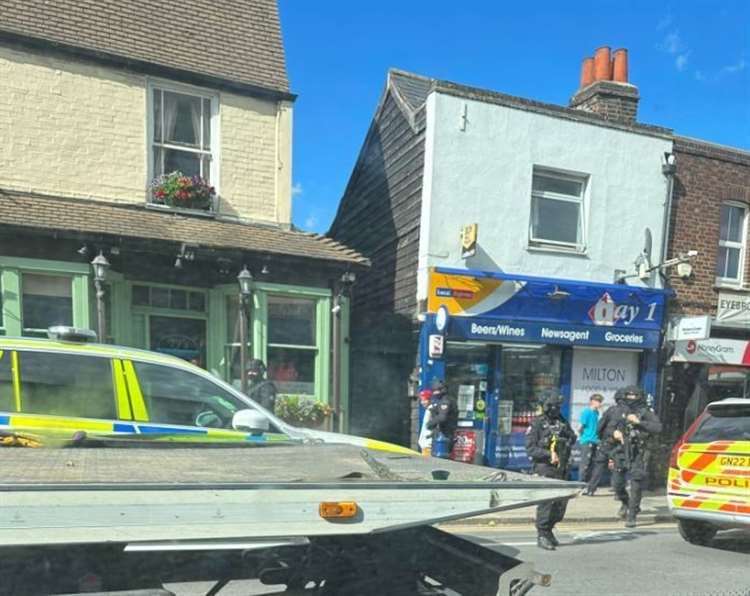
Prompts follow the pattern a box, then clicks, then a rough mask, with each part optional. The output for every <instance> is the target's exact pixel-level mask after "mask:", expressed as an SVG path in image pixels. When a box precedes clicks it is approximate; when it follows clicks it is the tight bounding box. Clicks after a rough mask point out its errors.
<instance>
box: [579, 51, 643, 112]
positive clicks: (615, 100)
mask: <svg viewBox="0 0 750 596" xmlns="http://www.w3.org/2000/svg"><path fill="white" fill-rule="evenodd" d="M638 100H639V95H638V88H637V87H636V86H635V85H631V84H630V83H629V82H628V51H627V50H626V49H624V48H621V49H619V50H615V51H614V52H610V49H609V47H608V46H603V47H601V48H598V49H597V50H596V52H594V57H593V58H591V57H588V58H585V59H584V60H583V65H582V67H581V86H580V87H579V89H578V91H576V93H575V95H573V97H572V98H571V100H570V107H572V108H575V109H577V110H585V111H587V112H594V113H596V114H599V115H600V116H602V117H603V118H605V119H606V120H612V121H615V122H620V123H623V124H634V123H635V119H636V113H637V111H638Z"/></svg>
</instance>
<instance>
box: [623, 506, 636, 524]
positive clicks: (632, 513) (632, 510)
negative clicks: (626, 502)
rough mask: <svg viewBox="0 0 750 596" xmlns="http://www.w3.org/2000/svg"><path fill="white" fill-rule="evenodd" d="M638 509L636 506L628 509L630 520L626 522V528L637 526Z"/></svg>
mask: <svg viewBox="0 0 750 596" xmlns="http://www.w3.org/2000/svg"><path fill="white" fill-rule="evenodd" d="M637 512H638V510H637V509H636V508H635V507H631V508H630V509H628V520H627V521H626V522H625V527H626V528H635V516H636V514H637Z"/></svg>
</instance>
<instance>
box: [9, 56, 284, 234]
mask: <svg viewBox="0 0 750 596" xmlns="http://www.w3.org/2000/svg"><path fill="white" fill-rule="evenodd" d="M146 86H147V79H146V77H145V76H143V75H139V74H135V73H130V72H126V71H123V70H117V69H114V68H110V67H101V66H98V65H96V64H94V63H89V62H85V63H84V62H75V61H72V60H70V59H69V58H66V59H61V58H59V57H57V56H55V55H52V54H41V53H35V52H26V51H23V52H22V51H18V50H16V49H13V48H9V47H4V46H0V139H1V140H2V142H0V188H7V189H13V190H21V191H31V192H38V193H43V194H50V195H58V196H66V197H77V198H91V199H101V200H107V201H120V202H134V203H142V202H144V201H145V200H146V188H147V185H148V163H147V160H148V151H147V140H146V139H147V135H146V122H147V115H146V111H147V105H146V103H147V102H146ZM220 142H221V145H220V164H219V167H220V180H219V185H220V191H221V198H222V200H221V208H222V211H225V212H227V213H231V214H236V215H239V216H241V217H244V218H247V219H252V220H261V221H269V222H275V223H281V224H287V223H289V221H290V204H291V107H290V106H288V105H282V108H281V110H279V109H278V104H277V103H276V102H272V101H264V100H259V99H254V98H249V97H242V96H237V95H233V94H227V93H221V95H220Z"/></svg>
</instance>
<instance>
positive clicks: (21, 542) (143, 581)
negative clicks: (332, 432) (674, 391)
mask: <svg viewBox="0 0 750 596" xmlns="http://www.w3.org/2000/svg"><path fill="white" fill-rule="evenodd" d="M0 469H2V470H3V472H2V478H0V545H1V546H0V576H1V577H2V581H0V594H2V595H6V594H9V595H10V594H12V595H13V596H15V595H18V594H24V595H27V594H28V595H36V594H70V593H84V592H88V593H90V592H96V593H100V594H101V593H103V594H113V593H118V592H121V591H127V592H126V593H128V594H169V593H170V592H168V591H165V590H164V587H163V586H164V585H165V584H168V583H171V582H193V581H209V580H210V581H211V582H212V583H213V587H212V588H211V589H210V590H209V591H208V595H209V596H213V595H214V594H218V593H220V591H221V589H222V588H223V587H224V586H225V585H226V584H227V582H229V581H231V580H235V579H254V580H257V581H258V582H259V583H260V585H262V586H278V585H283V586H285V587H286V591H285V592H283V593H285V594H289V595H290V596H295V595H299V596H302V595H306V596H307V595H310V596H314V595H326V596H328V595H333V594H336V595H350V594H351V595H369V594H389V595H426V594H435V595H437V594H464V595H467V596H468V595H471V596H485V595H486V596H490V595H492V596H494V595H503V596H505V595H514V596H517V595H521V594H525V593H527V592H528V591H529V590H530V589H532V588H533V587H534V586H538V585H542V586H543V585H547V584H549V583H550V578H549V576H546V575H542V574H539V573H537V572H536V571H534V569H533V568H532V567H531V565H529V564H526V563H522V562H521V561H518V560H516V559H514V558H512V557H508V556H506V555H503V554H500V553H498V552H496V551H494V550H491V549H489V548H485V547H483V546H481V545H477V544H474V543H472V542H469V541H467V540H464V539H462V538H459V537H456V536H453V535H452V534H450V533H448V532H445V531H442V530H440V529H438V528H435V527H434V526H433V524H436V523H439V522H445V521H448V520H455V519H461V518H466V517H470V516H475V515H481V514H484V513H489V512H496V511H504V510H509V509H515V508H519V507H528V506H530V505H534V504H537V503H539V502H542V501H546V500H550V499H557V498H571V497H574V496H575V495H576V494H577V493H579V492H580V490H581V488H582V485H580V484H577V483H571V482H564V481H556V480H548V479H543V478H538V477H535V476H530V475H526V474H520V473H513V472H506V471H501V470H494V469H488V468H484V467H480V466H474V465H468V464H461V463H456V462H452V461H447V460H440V459H435V458H429V457H421V456H417V455H406V454H395V453H387V452H382V451H375V450H369V449H363V448H359V447H355V446H351V445H336V444H300V445H278V446H263V447H261V446H248V447H237V446H236V444H233V445H231V446H210V447H209V446H206V445H201V446H195V445H182V446H175V445H174V444H171V445H168V446H165V445H154V444H146V445H144V444H143V443H135V442H134V443H133V444H130V443H128V446H118V447H112V446H96V447H87V446H85V441H84V442H83V443H82V446H78V447H69V448H56V449H51V448H36V449H33V448H17V447H2V448H0ZM263 590H265V588H263ZM269 590H270V588H269ZM282 590H283V588H282ZM254 593H257V592H254ZM263 593H264V594H265V593H268V594H270V593H278V587H276V588H274V589H273V590H270V591H267V592H266V591H263Z"/></svg>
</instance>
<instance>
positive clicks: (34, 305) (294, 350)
mask: <svg viewBox="0 0 750 596" xmlns="http://www.w3.org/2000/svg"><path fill="white" fill-rule="evenodd" d="M215 224H218V222H207V225H209V226H210V225H215ZM243 227H244V226H243ZM55 236H56V237H51V236H50V235H49V234H48V233H45V232H44V231H43V230H28V229H24V230H15V231H11V230H8V229H7V228H4V227H3V226H0V310H1V315H0V335H9V336H28V337H46V331H47V328H48V327H49V326H52V325H74V326H76V327H82V328H88V329H96V326H97V315H96V302H97V300H96V292H95V289H94V279H93V271H92V267H91V265H90V261H91V259H92V258H93V256H94V255H95V254H97V253H98V252H99V251H100V250H102V251H103V252H104V255H105V256H106V257H107V259H108V260H109V261H110V263H111V268H110V270H109V271H108V274H107V277H106V282H105V296H104V304H105V313H106V316H105V319H106V338H105V339H106V341H107V342H109V343H114V344H119V345H124V346H130V347H136V348H143V349H149V350H155V351H158V352H163V353H169V354H173V355H175V356H178V357H180V358H184V359H186V360H189V361H192V362H193V363H195V364H197V365H198V366H201V367H203V368H205V369H207V370H209V371H210V372H211V373H212V374H214V375H215V376H217V377H219V378H222V379H224V380H226V381H228V382H230V383H231V384H233V385H234V386H235V387H237V388H239V387H240V346H241V343H240V336H241V334H240V317H239V286H238V284H237V281H236V276H237V273H238V272H239V270H240V269H241V268H242V267H243V266H245V265H246V266H247V267H248V268H249V270H250V271H251V272H252V273H253V276H254V281H253V284H252V294H251V297H250V299H249V305H248V306H249V308H248V311H249V312H248V315H249V316H248V317H247V324H248V328H247V333H246V337H247V342H248V346H247V353H248V358H259V359H261V360H262V361H263V362H265V363H266V365H267V368H268V378H269V379H271V380H273V381H274V383H275V385H276V387H277V391H278V393H279V394H280V395H298V396H305V397H308V398H313V399H315V400H317V401H320V402H323V403H327V404H330V405H333V399H334V396H333V385H334V384H333V379H332V372H333V369H334V363H333V358H334V357H335V354H336V352H338V358H339V360H338V362H339V373H340V376H339V379H340V387H341V390H340V394H339V406H340V407H339V415H340V420H341V424H342V430H344V429H346V428H347V421H348V418H349V400H348V387H349V366H348V363H349V355H348V344H349V332H348V329H349V297H348V296H347V295H346V294H344V293H342V292H341V290H340V286H338V285H337V281H338V280H340V279H341V275H342V273H344V272H346V271H356V270H358V269H361V268H362V264H361V262H360V263H357V262H356V261H354V260H353V259H352V260H345V259H344V260H342V261H341V262H337V261H334V262H331V261H330V260H325V259H313V258H309V259H301V258H299V257H298V256H297V255H285V254H282V253H264V252H261V251H258V252H255V251H253V252H250V251H244V250H243V251H238V250H237V249H236V248H233V247H227V248H226V249H225V250H221V249H219V250H217V249H215V248H214V247H209V246H202V245H201V244H198V243H195V244H194V245H192V246H193V248H192V250H193V251H194V258H193V259H191V260H190V261H189V262H186V263H185V264H184V265H183V267H181V268H177V267H175V264H174V263H175V258H174V255H175V254H177V253H178V252H179V250H180V244H175V243H165V242H157V243H156V244H154V243H153V242H152V241H150V240H148V239H138V238H122V237H119V238H115V237H111V236H110V237H106V238H104V237H102V236H101V235H100V234H96V235H91V234H82V233H80V232H75V233H72V234H64V235H62V236H63V237H60V234H56V235H55ZM71 236H72V237H71ZM306 236H309V235H306ZM83 246H86V247H88V250H86V251H84V252H86V254H85V255H81V254H80V249H81V247H83ZM27 255H31V256H27ZM334 301H337V302H338V303H339V305H340V309H333V306H334ZM333 310H335V311H336V312H332V311H333ZM337 324H338V325H339V326H340V327H339V329H340V333H339V334H338V337H339V338H340V339H339V345H338V346H337V348H338V350H334V346H333V337H334V335H336V334H335V333H334V325H337Z"/></svg>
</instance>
